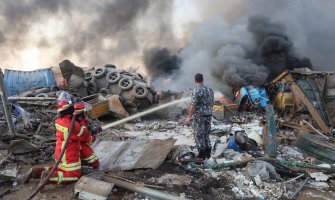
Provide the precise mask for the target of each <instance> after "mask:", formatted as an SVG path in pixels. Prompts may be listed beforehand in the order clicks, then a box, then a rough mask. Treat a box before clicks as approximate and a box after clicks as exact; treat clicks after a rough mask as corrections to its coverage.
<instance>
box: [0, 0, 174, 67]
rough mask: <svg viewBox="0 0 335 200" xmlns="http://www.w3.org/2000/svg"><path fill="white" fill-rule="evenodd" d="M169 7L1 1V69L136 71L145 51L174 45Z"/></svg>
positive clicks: (120, 0)
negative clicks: (70, 64)
mask: <svg viewBox="0 0 335 200" xmlns="http://www.w3.org/2000/svg"><path fill="white" fill-rule="evenodd" d="M172 5H173V1H163V0H158V1H156V0H136V1H133V0H106V1H93V0H89V1H85V2H83V1H81V0H72V1H67V0H59V1H55V0H26V1H12V0H4V1H2V3H1V7H0V60H2V61H1V62H0V63H1V65H2V66H6V67H10V66H12V65H15V64H16V63H20V64H21V65H23V66H17V67H20V68H21V69H24V68H26V69H31V67H34V68H36V67H43V66H31V65H34V64H39V63H43V64H45V65H46V66H48V65H49V66H50V65H57V63H59V62H60V61H61V60H64V59H70V60H72V61H74V62H75V63H79V64H80V65H83V66H96V65H101V64H105V63H114V64H116V65H117V66H119V67H128V66H129V65H139V64H141V57H142V52H143V49H146V48H150V46H151V45H152V44H153V43H154V44H155V45H167V44H173V41H174V36H173V34H172V32H173V28H172V27H171V24H170V23H171V22H170V21H171V16H170V15H171V9H172ZM157 16H161V17H157ZM148 36H150V37H148ZM18 60H20V62H16V61H18ZM34 61H35V62H34ZM22 63H23V64H22ZM29 65H30V66H29ZM120 65H121V66H120ZM123 65H128V66H123ZM44 67H45V66H44Z"/></svg>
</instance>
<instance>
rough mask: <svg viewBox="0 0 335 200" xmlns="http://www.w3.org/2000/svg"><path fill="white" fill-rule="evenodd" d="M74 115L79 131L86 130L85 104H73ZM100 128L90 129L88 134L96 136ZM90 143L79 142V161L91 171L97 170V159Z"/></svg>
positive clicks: (81, 102)
mask: <svg viewBox="0 0 335 200" xmlns="http://www.w3.org/2000/svg"><path fill="white" fill-rule="evenodd" d="M74 115H75V116H76V121H78V122H79V124H80V126H81V127H80V129H86V130H87V127H88V126H87V120H86V116H85V103H84V102H83V101H80V102H77V103H75V104H74ZM101 131H102V130H101V127H97V128H95V129H91V130H90V131H89V132H90V134H91V135H93V136H94V135H96V134H98V133H99V132H101ZM90 145H91V142H89V143H85V142H80V159H81V161H82V162H83V163H82V164H87V165H89V166H91V167H92V168H93V169H98V168H99V158H98V157H97V155H95V153H94V151H93V149H92V148H91V146H90Z"/></svg>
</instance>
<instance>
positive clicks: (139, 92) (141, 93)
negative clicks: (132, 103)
mask: <svg viewBox="0 0 335 200" xmlns="http://www.w3.org/2000/svg"><path fill="white" fill-rule="evenodd" d="M132 94H133V95H134V96H135V97H136V98H139V99H142V98H144V97H146V96H147V94H148V89H147V88H146V87H144V86H141V85H135V87H134V88H133V90H132Z"/></svg>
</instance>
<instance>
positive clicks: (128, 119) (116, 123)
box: [101, 97, 191, 130]
mask: <svg viewBox="0 0 335 200" xmlns="http://www.w3.org/2000/svg"><path fill="white" fill-rule="evenodd" d="M190 99H191V98H190V97H186V98H182V99H178V100H174V101H171V102H168V103H165V104H162V105H159V106H157V107H154V108H151V109H149V110H146V111H143V112H140V113H137V114H135V115H132V116H129V117H126V118H124V119H121V120H118V121H116V122H112V123H110V124H107V125H105V126H103V127H101V129H102V130H106V129H109V128H112V127H114V126H117V125H120V124H123V123H125V122H128V121H131V120H134V119H136V118H139V117H142V116H145V115H148V114H150V113H153V112H156V111H158V110H161V109H164V108H167V107H170V106H173V105H176V104H178V103H182V102H185V101H189V100H190Z"/></svg>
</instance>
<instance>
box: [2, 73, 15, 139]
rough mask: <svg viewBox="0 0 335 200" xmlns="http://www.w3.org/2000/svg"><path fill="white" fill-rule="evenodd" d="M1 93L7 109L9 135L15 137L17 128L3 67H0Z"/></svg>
mask: <svg viewBox="0 0 335 200" xmlns="http://www.w3.org/2000/svg"><path fill="white" fill-rule="evenodd" d="M0 91H1V92H0V93H1V99H2V105H3V108H4V111H5V116H6V121H7V124H8V128H9V135H8V136H9V137H10V138H13V137H14V136H15V129H14V123H13V119H12V113H11V111H10V109H9V103H8V96H7V91H6V88H5V84H4V76H3V73H2V69H0Z"/></svg>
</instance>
